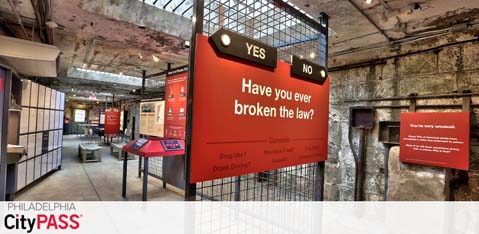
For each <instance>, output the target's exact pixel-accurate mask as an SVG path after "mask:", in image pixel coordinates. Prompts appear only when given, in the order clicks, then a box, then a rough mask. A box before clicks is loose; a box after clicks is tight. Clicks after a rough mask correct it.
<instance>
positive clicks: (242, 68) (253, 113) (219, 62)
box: [190, 35, 330, 183]
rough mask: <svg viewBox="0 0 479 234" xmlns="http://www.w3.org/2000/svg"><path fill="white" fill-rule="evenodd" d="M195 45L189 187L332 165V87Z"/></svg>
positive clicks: (202, 40)
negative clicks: (291, 168) (329, 158)
mask: <svg viewBox="0 0 479 234" xmlns="http://www.w3.org/2000/svg"><path fill="white" fill-rule="evenodd" d="M197 37H198V41H197V48H196V49H197V52H196V66H195V83H194V91H195V92H194V101H193V109H194V113H193V119H192V121H193V126H192V127H193V129H192V142H191V144H192V145H191V160H192V161H191V164H192V165H191V180H190V182H192V183H195V182H200V181H205V180H211V179H216V178H223V177H229V176H237V175H241V174H246V173H254V172H260V171H266V170H272V169H276V168H282V167H287V166H293V165H299V164H304V163H311V162H319V161H324V160H326V159H327V151H328V111H329V82H330V81H329V79H326V81H325V82H324V84H323V85H320V84H317V83H313V82H308V81H305V80H302V79H297V78H293V77H291V68H290V65H289V64H288V63H285V62H282V61H277V66H276V68H269V67H266V66H262V65H258V64H255V63H251V62H245V61H244V60H240V59H239V58H235V57H232V56H226V55H220V54H219V53H216V52H215V50H214V48H212V46H211V44H210V43H209V42H208V38H207V37H206V36H203V35H198V36H197ZM231 43H236V42H234V41H231ZM250 47H251V48H253V47H254V45H252V46H250ZM258 50H259V51H260V50H261V48H258ZM252 56H254V53H253V54H252ZM266 56H268V55H266Z"/></svg>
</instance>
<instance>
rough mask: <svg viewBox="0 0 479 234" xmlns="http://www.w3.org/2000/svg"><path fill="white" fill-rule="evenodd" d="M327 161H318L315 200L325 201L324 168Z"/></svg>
mask: <svg viewBox="0 0 479 234" xmlns="http://www.w3.org/2000/svg"><path fill="white" fill-rule="evenodd" d="M325 164H326V163H325V162H324V161H323V162H317V163H316V174H317V175H318V178H317V181H316V186H315V190H314V200H315V201H323V200H324V168H325Z"/></svg>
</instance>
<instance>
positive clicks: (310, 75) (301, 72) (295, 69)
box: [291, 56, 328, 85]
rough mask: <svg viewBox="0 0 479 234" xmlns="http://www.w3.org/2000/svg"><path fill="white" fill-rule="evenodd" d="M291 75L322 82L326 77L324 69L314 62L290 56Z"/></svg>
mask: <svg viewBox="0 0 479 234" xmlns="http://www.w3.org/2000/svg"><path fill="white" fill-rule="evenodd" d="M292 57H293V58H292V60H293V61H292V62H293V64H292V65H291V75H293V76H298V77H301V78H304V79H306V80H311V81H313V82H316V83H319V84H321V85H322V84H323V83H324V81H325V80H326V77H327V75H328V74H327V72H326V69H325V68H324V67H323V66H321V65H318V64H316V63H313V62H310V61H308V60H305V59H300V58H298V57H297V56H292Z"/></svg>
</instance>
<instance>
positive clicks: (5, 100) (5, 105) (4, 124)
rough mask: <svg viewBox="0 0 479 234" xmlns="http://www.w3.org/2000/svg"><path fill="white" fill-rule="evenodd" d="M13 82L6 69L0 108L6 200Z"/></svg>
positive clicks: (0, 184) (0, 194) (1, 184)
mask: <svg viewBox="0 0 479 234" xmlns="http://www.w3.org/2000/svg"><path fill="white" fill-rule="evenodd" d="M11 84H12V72H11V71H9V70H6V71H5V77H3V87H2V90H0V94H1V96H0V105H1V106H0V110H1V111H2V113H1V116H0V124H1V125H0V128H1V129H0V130H1V134H2V135H1V138H0V201H5V199H6V193H7V187H6V184H7V145H8V135H7V130H8V116H9V111H8V109H9V106H10V92H11Z"/></svg>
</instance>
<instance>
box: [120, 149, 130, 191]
mask: <svg viewBox="0 0 479 234" xmlns="http://www.w3.org/2000/svg"><path fill="white" fill-rule="evenodd" d="M122 153H123V178H122V184H121V196H123V197H125V198H126V177H127V172H128V153H127V152H125V151H122Z"/></svg>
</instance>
